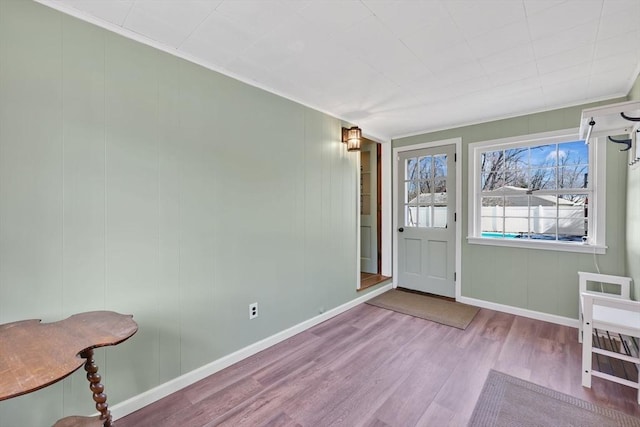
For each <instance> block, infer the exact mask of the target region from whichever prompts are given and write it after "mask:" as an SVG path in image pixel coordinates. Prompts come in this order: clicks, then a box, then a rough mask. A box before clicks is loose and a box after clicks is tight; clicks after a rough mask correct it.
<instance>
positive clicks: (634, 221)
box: [626, 76, 640, 301]
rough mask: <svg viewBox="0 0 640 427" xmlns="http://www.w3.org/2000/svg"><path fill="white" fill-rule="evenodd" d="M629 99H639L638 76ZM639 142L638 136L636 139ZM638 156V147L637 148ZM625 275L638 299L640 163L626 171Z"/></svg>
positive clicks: (639, 266) (639, 291)
mask: <svg viewBox="0 0 640 427" xmlns="http://www.w3.org/2000/svg"><path fill="white" fill-rule="evenodd" d="M629 100H630V101H640V76H638V77H637V78H636V82H635V84H634V85H633V87H632V88H631V91H630V92H629ZM636 141H637V142H636V143H640V138H638V139H637V140H636ZM637 153H638V155H639V156H640V149H638V150H637ZM626 223H627V275H628V276H629V277H632V278H633V298H634V299H635V300H636V301H640V164H636V165H635V166H633V167H629V168H628V172H627V221H626Z"/></svg>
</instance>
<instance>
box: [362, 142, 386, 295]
mask: <svg viewBox="0 0 640 427" xmlns="http://www.w3.org/2000/svg"><path fill="white" fill-rule="evenodd" d="M389 279H390V277H387V276H383V275H382V147H381V145H380V144H378V143H376V142H373V141H371V140H368V139H366V138H363V140H362V145H361V149H360V288H359V290H363V289H366V288H369V287H371V286H374V285H377V284H378V283H382V282H384V281H386V280H389Z"/></svg>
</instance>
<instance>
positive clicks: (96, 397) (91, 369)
mask: <svg viewBox="0 0 640 427" xmlns="http://www.w3.org/2000/svg"><path fill="white" fill-rule="evenodd" d="M80 356H81V357H82V358H83V359H86V362H85V364H84V370H85V371H87V380H89V389H90V390H91V392H92V393H93V401H94V402H96V409H97V410H98V412H100V419H101V420H102V421H103V422H104V424H103V425H104V427H111V426H112V420H111V411H109V405H108V404H107V395H106V394H105V393H104V385H102V384H101V383H100V381H102V377H101V376H100V374H99V373H98V366H97V365H96V363H95V360H93V349H91V348H90V349H87V350H85V351H83V352H82V353H80Z"/></svg>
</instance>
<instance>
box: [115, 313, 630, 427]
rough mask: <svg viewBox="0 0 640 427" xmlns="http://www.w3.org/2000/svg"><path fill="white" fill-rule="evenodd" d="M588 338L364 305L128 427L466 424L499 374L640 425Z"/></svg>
mask: <svg viewBox="0 0 640 427" xmlns="http://www.w3.org/2000/svg"><path fill="white" fill-rule="evenodd" d="M577 333H578V332H577V329H575V328H569V327H564V326H559V325H554V324H551V323H545V322H541V321H537V320H532V319H527V318H523V317H518V316H513V315H509V314H504V313H499V312H495V311H492V310H486V309H481V310H480V312H479V313H478V314H477V316H476V318H475V319H474V320H473V322H472V323H471V325H469V327H468V328H467V329H466V330H464V331H462V330H459V329H455V328H451V327H447V326H443V325H439V324H437V323H433V322H430V321H427V320H423V319H419V318H415V317H410V316H406V315H402V314H399V313H395V312H392V311H388V310H384V309H380V308H377V307H373V306H370V305H367V304H361V305H359V306H357V307H355V308H353V309H351V310H349V311H347V312H345V313H343V314H341V315H339V316H337V317H335V318H333V319H331V320H329V321H327V322H324V323H322V324H320V325H317V326H316V327H314V328H312V329H310V330H307V331H305V332H303V333H301V334H299V335H296V336H294V337H292V338H290V339H288V340H286V341H284V342H282V343H280V344H277V345H276V346H274V347H271V348H269V349H267V350H265V351H263V352H261V353H258V354H256V355H254V356H252V357H250V358H248V359H245V360H243V361H241V362H239V363H237V364H235V365H233V366H231V367H229V368H227V369H225V370H223V371H221V372H218V373H217V374H215V375H212V376H210V377H208V378H206V379H204V380H202V381H200V382H198V383H196V384H193V385H192V386H190V387H188V388H186V389H183V390H181V391H179V392H177V393H175V394H173V395H171V396H168V397H166V398H165V399H163V400H161V401H159V402H156V403H154V404H152V405H150V406H148V407H146V408H143V409H142V410H140V411H138V412H135V413H133V414H131V415H129V416H127V417H124V418H122V419H120V420H118V421H117V423H116V425H117V426H118V427H134V426H136V427H144V426H155V427H159V426H171V427H174V426H180V427H201V426H218V425H220V426H234V427H235V426H272V427H275V426H311V427H320V426H349V427H351V426H367V427H374V426H375V427H388V426H399V427H409V426H436V427H441V426H466V424H467V422H468V420H469V418H470V416H471V413H472V411H473V408H474V406H475V403H476V400H477V398H478V396H479V394H480V391H481V389H482V386H483V384H484V381H485V378H486V376H487V374H488V372H489V370H490V369H496V370H499V371H502V372H505V373H507V374H510V375H513V376H516V377H519V378H522V379H525V380H528V381H531V382H534V383H537V384H540V385H542V386H545V387H549V388H552V389H554V390H558V391H560V392H563V393H567V394H570V395H573V396H576V397H578V398H580V399H584V400H588V401H591V402H594V403H596V404H598V405H600V406H605V407H610V408H614V409H617V410H620V411H623V412H625V413H627V414H631V415H634V416H636V417H640V405H638V404H637V403H636V390H634V389H632V388H630V387H625V386H622V385H620V384H615V383H612V382H610V381H605V380H602V379H600V378H594V379H593V388H591V389H585V388H583V387H582V386H581V385H580V379H581V373H580V370H581V369H580V358H581V346H580V344H579V343H578V341H577Z"/></svg>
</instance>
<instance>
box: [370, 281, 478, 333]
mask: <svg viewBox="0 0 640 427" xmlns="http://www.w3.org/2000/svg"><path fill="white" fill-rule="evenodd" d="M367 304H370V305H375V306H376V307H380V308H385V309H387V310H392V311H396V312H398V313H403V314H408V315H410V316H414V317H420V318H421V319H426V320H431V321H433V322H437V323H441V324H443V325H447V326H453V327H454V328H458V329H466V327H467V326H469V323H471V321H472V320H473V318H474V317H475V315H476V314H477V313H478V310H479V308H478V307H474V306H472V305H467V304H462V303H459V302H455V301H448V300H446V299H442V298H439V297H433V296H429V295H425V294H421V293H415V292H410V291H403V290H400V289H391V290H390V291H387V292H385V293H383V294H381V295H378V296H377V297H375V298H372V299H370V300H369V301H367Z"/></svg>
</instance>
